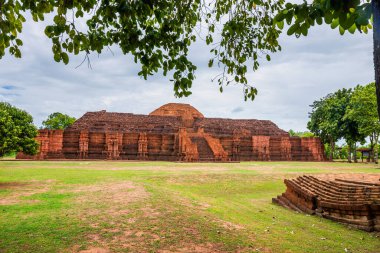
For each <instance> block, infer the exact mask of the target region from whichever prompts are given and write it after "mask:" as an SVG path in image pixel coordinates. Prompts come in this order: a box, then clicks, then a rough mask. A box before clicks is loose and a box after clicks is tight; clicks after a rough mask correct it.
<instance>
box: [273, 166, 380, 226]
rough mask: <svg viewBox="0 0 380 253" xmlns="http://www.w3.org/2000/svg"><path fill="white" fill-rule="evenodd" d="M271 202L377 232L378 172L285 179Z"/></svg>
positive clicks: (379, 210) (379, 217)
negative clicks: (284, 189) (282, 186)
mask: <svg viewBox="0 0 380 253" xmlns="http://www.w3.org/2000/svg"><path fill="white" fill-rule="evenodd" d="M284 183H285V185H286V191H285V192H284V193H283V194H282V195H280V196H277V198H273V202H274V203H276V204H279V205H281V206H284V207H286V208H289V209H292V210H295V211H298V212H304V213H307V214H315V215H318V216H321V217H324V218H327V219H330V220H334V221H337V222H341V223H345V224H349V225H352V226H355V227H356V228H359V229H362V230H366V231H380V175H378V174H377V175H376V174H329V175H318V176H314V175H313V176H307V175H305V176H300V177H297V178H294V179H285V180H284Z"/></svg>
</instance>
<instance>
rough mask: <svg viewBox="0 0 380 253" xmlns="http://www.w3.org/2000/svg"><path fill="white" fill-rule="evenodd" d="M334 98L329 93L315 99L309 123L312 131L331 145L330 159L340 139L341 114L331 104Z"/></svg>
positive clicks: (308, 125)
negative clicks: (339, 124) (339, 122)
mask: <svg viewBox="0 0 380 253" xmlns="http://www.w3.org/2000/svg"><path fill="white" fill-rule="evenodd" d="M332 99H333V97H332V94H329V95H327V96H326V97H324V98H322V99H321V100H318V101H314V103H313V104H312V105H311V107H312V112H311V113H310V115H309V118H310V121H309V122H308V123H307V128H308V129H309V130H310V131H311V132H312V133H314V134H315V135H316V136H318V137H320V138H321V140H322V142H323V143H328V144H329V145H330V148H331V152H329V159H330V161H332V160H333V154H334V151H335V142H336V141H337V140H338V139H339V129H338V120H339V115H338V114H337V113H336V112H335V111H334V108H333V107H332V106H331V104H332V103H331V100H332Z"/></svg>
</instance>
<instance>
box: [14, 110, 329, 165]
mask: <svg viewBox="0 0 380 253" xmlns="http://www.w3.org/2000/svg"><path fill="white" fill-rule="evenodd" d="M37 141H38V142H39V143H40V150H39V153H38V154H37V155H36V156H32V157H31V156H26V155H24V154H22V153H20V154H18V156H17V158H19V159H124V160H165V161H188V162H191V161H253V160H259V161H271V160H276V161H279V160H281V161H294V160H296V161H324V160H325V157H324V152H323V146H322V145H321V142H320V140H319V139H318V138H299V137H290V136H289V134H288V133H287V132H285V131H283V130H281V129H279V128H278V127H277V126H276V125H275V124H274V123H273V122H271V121H268V120H255V119H251V120H242V119H239V120H234V119H219V118H205V117H204V116H203V114H202V113H200V112H199V111H198V110H197V109H195V108H194V107H192V106H191V105H188V104H174V103H171V104H166V105H163V106H161V107H160V108H158V109H157V110H155V111H153V112H152V113H150V114H149V115H136V114H131V113H113V112H106V111H99V112H88V113H86V114H84V115H83V116H82V117H81V118H80V119H78V120H77V121H76V122H75V123H74V124H73V125H72V126H71V127H69V128H67V129H66V130H64V131H63V130H40V131H39V135H38V137H37Z"/></svg>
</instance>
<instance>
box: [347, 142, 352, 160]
mask: <svg viewBox="0 0 380 253" xmlns="http://www.w3.org/2000/svg"><path fill="white" fill-rule="evenodd" d="M347 146H348V154H347V159H348V162H349V163H351V147H352V145H351V143H350V144H347Z"/></svg>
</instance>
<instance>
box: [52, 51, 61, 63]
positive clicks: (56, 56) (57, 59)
mask: <svg viewBox="0 0 380 253" xmlns="http://www.w3.org/2000/svg"><path fill="white" fill-rule="evenodd" d="M54 61H56V62H60V61H61V56H60V54H59V53H56V54H54Z"/></svg>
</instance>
